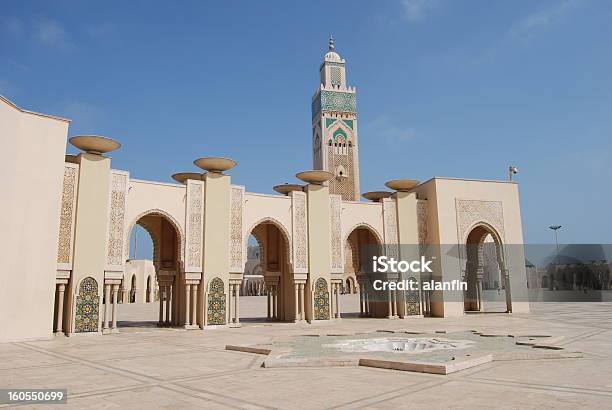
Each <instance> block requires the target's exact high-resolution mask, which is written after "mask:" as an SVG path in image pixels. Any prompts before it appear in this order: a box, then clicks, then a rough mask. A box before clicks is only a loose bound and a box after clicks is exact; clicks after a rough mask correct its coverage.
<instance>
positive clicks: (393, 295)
mask: <svg viewBox="0 0 612 410" xmlns="http://www.w3.org/2000/svg"><path fill="white" fill-rule="evenodd" d="M391 306H392V307H393V317H397V292H396V291H394V290H392V291H391Z"/></svg>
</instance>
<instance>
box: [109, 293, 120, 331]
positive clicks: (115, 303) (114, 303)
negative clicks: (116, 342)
mask: <svg viewBox="0 0 612 410" xmlns="http://www.w3.org/2000/svg"><path fill="white" fill-rule="evenodd" d="M118 295H119V285H113V324H112V326H111V327H112V328H113V329H117V298H118Z"/></svg>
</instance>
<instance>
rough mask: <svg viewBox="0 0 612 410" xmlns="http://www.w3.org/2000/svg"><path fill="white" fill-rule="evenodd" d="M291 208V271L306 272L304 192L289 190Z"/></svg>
mask: <svg viewBox="0 0 612 410" xmlns="http://www.w3.org/2000/svg"><path fill="white" fill-rule="evenodd" d="M291 200H292V210H293V215H292V218H293V221H292V225H293V232H292V233H293V235H292V236H293V272H294V273H307V272H308V222H307V219H306V193H305V192H299V191H293V192H291Z"/></svg>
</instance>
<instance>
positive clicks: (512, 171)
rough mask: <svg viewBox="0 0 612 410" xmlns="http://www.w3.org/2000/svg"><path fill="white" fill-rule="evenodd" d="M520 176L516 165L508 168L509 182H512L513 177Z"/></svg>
mask: <svg viewBox="0 0 612 410" xmlns="http://www.w3.org/2000/svg"><path fill="white" fill-rule="evenodd" d="M515 174H518V168H517V167H515V166H514V165H510V166H509V167H508V181H512V176H513V175H515Z"/></svg>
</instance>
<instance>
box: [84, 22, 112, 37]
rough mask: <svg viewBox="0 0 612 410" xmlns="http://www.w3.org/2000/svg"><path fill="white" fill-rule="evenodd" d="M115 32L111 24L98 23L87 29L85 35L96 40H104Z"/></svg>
mask: <svg viewBox="0 0 612 410" xmlns="http://www.w3.org/2000/svg"><path fill="white" fill-rule="evenodd" d="M115 31H116V27H115V25H114V24H113V23H109V22H106V23H100V24H94V25H92V26H91V27H89V28H88V29H87V33H88V34H89V35H90V36H91V37H93V38H95V39H98V40H102V39H105V38H107V37H109V36H111V35H113V34H114V33H115Z"/></svg>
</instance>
